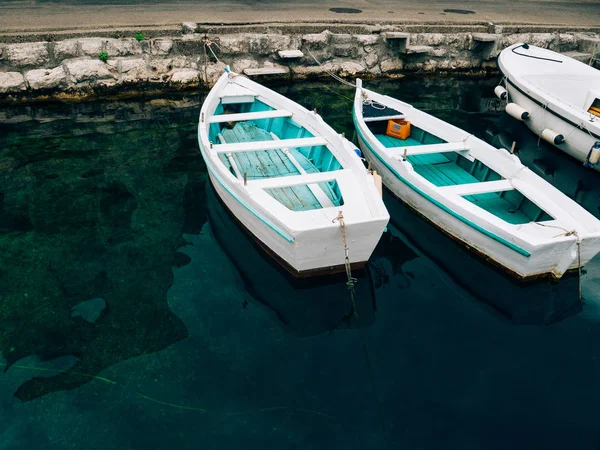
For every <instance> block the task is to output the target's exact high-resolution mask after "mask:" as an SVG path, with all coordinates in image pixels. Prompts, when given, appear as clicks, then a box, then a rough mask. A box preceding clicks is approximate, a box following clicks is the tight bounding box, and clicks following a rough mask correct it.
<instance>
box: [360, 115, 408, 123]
mask: <svg viewBox="0 0 600 450" xmlns="http://www.w3.org/2000/svg"><path fill="white" fill-rule="evenodd" d="M392 119H404V114H401V115H395V116H383V117H365V119H364V120H365V122H379V121H381V120H392Z"/></svg>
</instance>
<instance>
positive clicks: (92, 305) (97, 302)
mask: <svg viewBox="0 0 600 450" xmlns="http://www.w3.org/2000/svg"><path fill="white" fill-rule="evenodd" d="M105 309H106V301H105V300H104V299H103V298H102V297H97V298H93V299H91V300H87V301H85V302H83V303H80V304H79V305H75V306H74V307H73V308H72V309H71V317H82V318H83V320H87V321H88V322H90V323H94V322H95V321H96V320H98V317H100V314H102V311H104V310H105Z"/></svg>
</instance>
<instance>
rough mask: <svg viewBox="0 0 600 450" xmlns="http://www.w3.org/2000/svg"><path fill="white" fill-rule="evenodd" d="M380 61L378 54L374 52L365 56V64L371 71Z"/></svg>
mask: <svg viewBox="0 0 600 450" xmlns="http://www.w3.org/2000/svg"><path fill="white" fill-rule="evenodd" d="M378 61H379V56H378V55H377V52H372V53H369V54H367V56H365V64H366V65H367V67H368V68H369V69H371V68H372V67H374V66H375V65H377V62H378Z"/></svg>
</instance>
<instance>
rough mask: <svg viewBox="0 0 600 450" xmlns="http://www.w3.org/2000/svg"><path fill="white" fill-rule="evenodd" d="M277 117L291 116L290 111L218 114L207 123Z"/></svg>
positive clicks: (274, 110)
mask: <svg viewBox="0 0 600 450" xmlns="http://www.w3.org/2000/svg"><path fill="white" fill-rule="evenodd" d="M278 117H292V113H291V112H290V111H286V110H285V109H273V110H269V111H259V112H249V113H239V114H219V115H216V116H212V117H211V118H210V119H209V120H208V122H209V123H225V122H243V121H246V120H260V119H276V118H278Z"/></svg>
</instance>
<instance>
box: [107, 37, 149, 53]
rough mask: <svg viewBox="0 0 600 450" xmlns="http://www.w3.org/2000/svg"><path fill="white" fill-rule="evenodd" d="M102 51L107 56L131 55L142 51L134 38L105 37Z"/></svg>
mask: <svg viewBox="0 0 600 450" xmlns="http://www.w3.org/2000/svg"><path fill="white" fill-rule="evenodd" d="M104 51H105V52H106V53H108V55H109V56H131V55H139V54H140V53H142V48H141V47H140V43H139V42H138V41H136V40H135V39H105V40H104Z"/></svg>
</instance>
